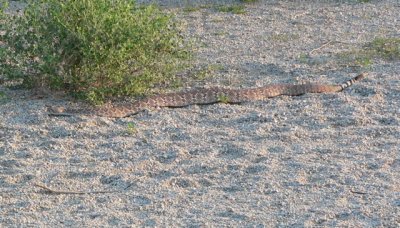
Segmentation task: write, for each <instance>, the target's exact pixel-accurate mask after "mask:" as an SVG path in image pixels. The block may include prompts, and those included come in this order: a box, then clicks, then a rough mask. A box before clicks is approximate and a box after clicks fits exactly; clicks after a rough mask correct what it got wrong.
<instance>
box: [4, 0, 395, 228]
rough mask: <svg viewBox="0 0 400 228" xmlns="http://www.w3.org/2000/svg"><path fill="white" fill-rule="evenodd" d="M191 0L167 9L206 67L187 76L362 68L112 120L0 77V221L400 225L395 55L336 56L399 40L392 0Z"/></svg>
mask: <svg viewBox="0 0 400 228" xmlns="http://www.w3.org/2000/svg"><path fill="white" fill-rule="evenodd" d="M176 2H178V3H179V1H175V3H176ZM182 2H184V1H181V3H182ZM185 2H186V1H185ZM194 2H195V3H199V2H200V1H194ZM296 2H297V3H296ZM164 3H165V2H164ZM186 3H187V4H192V3H190V2H189V1H187V2H186ZM200 3H201V2H200ZM18 4H20V2H13V7H18ZM207 4H208V3H207ZM163 7H164V6H163ZM190 7H192V8H191V10H188V7H187V5H184V4H177V5H176V4H171V5H169V7H167V8H168V10H170V11H172V12H174V13H176V14H177V16H178V18H179V19H180V20H181V21H182V22H183V26H184V33H185V35H186V36H187V37H188V38H191V39H193V40H194V41H195V42H194V43H195V44H197V46H196V50H195V56H196V58H194V60H193V61H194V64H195V65H198V66H209V67H208V71H209V72H208V73H207V74H205V77H204V78H200V79H199V80H197V81H193V80H190V82H187V84H186V85H185V86H184V88H183V89H185V88H186V87H187V88H189V87H196V86H198V87H202V86H204V87H208V86H215V85H218V86H224V87H229V88H248V87H257V86H263V85H267V84H271V83H305V82H315V83H328V84H337V83H342V82H344V81H346V80H348V79H350V78H351V77H354V76H356V75H357V74H358V73H360V72H367V73H368V76H367V78H366V79H364V80H363V81H361V82H359V83H357V84H355V85H353V86H352V87H350V88H349V89H347V90H345V91H343V92H340V93H332V94H306V95H303V96H298V97H287V96H281V97H276V98H272V99H268V100H265V101H255V102H247V103H243V104H240V105H229V104H214V105H206V106H198V105H192V106H188V107H185V108H174V109H171V108H159V109H152V110H146V111H144V112H141V113H139V114H137V115H135V116H131V117H127V118H122V119H112V118H105V117H87V116H81V115H77V116H70V117H54V116H49V115H48V114H47V107H48V106H52V105H61V106H63V105H68V104H69V103H70V102H71V99H69V98H66V97H59V96H58V97H56V96H44V97H39V96H36V95H35V94H34V93H33V92H32V91H23V90H11V89H8V88H6V87H4V86H0V91H2V92H3V93H4V94H5V96H3V97H2V98H1V100H0V226H2V227H27V226H34V227H39V226H40V227H55V226H71V227H101V226H104V227H108V226H110V227H111V226H118V227H136V226H143V227H177V226H179V227H231V226H232V227H234V226H239V227H399V226H400V149H399V147H400V76H399V74H400V64H399V60H386V59H382V58H374V59H373V61H372V62H371V63H370V64H364V65H363V64H359V63H357V62H354V61H352V59H351V58H347V57H348V56H349V54H348V53H354V52H355V51H354V50H360V49H362V48H364V47H365V45H366V44H368V42H371V41H372V40H374V39H376V38H378V37H394V38H396V37H397V38H399V37H400V26H399V25H400V17H399V15H400V4H399V2H398V1H396V0H393V1H370V2H368V3H360V2H358V1H259V2H257V3H254V4H247V5H246V13H245V14H233V13H229V12H219V11H218V10H216V9H215V8H213V7H204V8H202V7H198V8H196V7H197V6H192V5H190ZM185 9H186V10H185ZM346 53H347V54H346ZM46 187H47V188H50V189H51V190H53V191H49V189H45V188H46ZM74 193H76V194H74Z"/></svg>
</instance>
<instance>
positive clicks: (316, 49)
mask: <svg viewBox="0 0 400 228" xmlns="http://www.w3.org/2000/svg"><path fill="white" fill-rule="evenodd" d="M331 43H333V41H332V40H331V41H329V42H326V43H324V44H323V45H321V46H320V47H317V48H315V49H313V50H311V51H310V52H309V54H310V55H311V54H312V53H313V52H315V51H318V50H319V49H322V48H324V47H326V46H328V45H329V44H331Z"/></svg>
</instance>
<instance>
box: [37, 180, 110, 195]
mask: <svg viewBox="0 0 400 228" xmlns="http://www.w3.org/2000/svg"><path fill="white" fill-rule="evenodd" d="M33 185H34V186H36V187H39V188H41V189H44V190H46V191H47V192H48V193H49V194H73V195H83V194H101V193H112V192H116V191H88V192H82V191H63V190H54V189H51V188H49V187H47V186H45V185H42V184H37V183H35V184H33Z"/></svg>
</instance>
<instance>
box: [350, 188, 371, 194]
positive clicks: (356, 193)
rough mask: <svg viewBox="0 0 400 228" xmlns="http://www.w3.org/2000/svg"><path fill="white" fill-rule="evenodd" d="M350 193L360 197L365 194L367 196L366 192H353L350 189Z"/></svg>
mask: <svg viewBox="0 0 400 228" xmlns="http://www.w3.org/2000/svg"><path fill="white" fill-rule="evenodd" d="M350 192H351V193H354V194H360V195H366V194H368V193H367V192H359V191H353V190H351V189H350Z"/></svg>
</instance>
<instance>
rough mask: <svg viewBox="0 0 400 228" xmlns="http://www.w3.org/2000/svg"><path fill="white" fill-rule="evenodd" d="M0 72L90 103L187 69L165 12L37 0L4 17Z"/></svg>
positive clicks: (140, 89)
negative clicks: (20, 10) (16, 12)
mask: <svg viewBox="0 0 400 228" xmlns="http://www.w3.org/2000/svg"><path fill="white" fill-rule="evenodd" d="M5 6H6V4H5V3H3V4H2V8H3V9H2V11H1V12H2V13H1V15H0V16H1V18H0V20H1V21H2V22H4V23H2V25H3V28H0V30H4V31H5V35H4V36H3V40H4V43H5V44H4V45H3V46H1V47H0V48H1V49H0V64H1V65H2V68H1V69H0V75H5V77H6V79H7V80H19V81H21V83H22V84H21V85H23V86H24V87H31V88H32V87H41V86H44V87H49V88H52V89H57V90H65V91H68V92H72V94H73V95H75V96H77V97H80V98H85V99H87V100H89V101H91V102H95V103H98V102H102V101H104V99H106V98H108V97H110V96H121V95H140V94H144V93H146V92H147V91H148V90H149V88H151V87H153V86H154V85H155V84H158V83H166V82H171V80H173V79H174V75H175V73H176V72H177V71H179V70H181V69H183V67H185V66H186V63H187V61H182V60H185V59H187V57H189V51H188V50H189V48H188V45H187V42H185V40H184V38H183V37H182V36H181V34H180V33H179V29H178V25H177V23H176V21H175V19H174V18H173V16H172V15H169V14H166V13H163V12H162V11H161V10H160V9H158V8H157V7H155V6H154V5H149V6H139V5H136V4H135V2H134V1H132V0H113V1H109V0H80V1H74V0H64V1H59V0H37V1H31V2H30V3H29V4H28V6H27V7H26V9H25V10H24V12H23V14H22V15H16V14H14V15H11V14H5V13H4V8H5Z"/></svg>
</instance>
